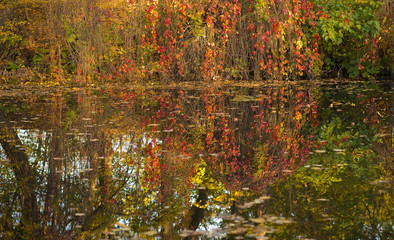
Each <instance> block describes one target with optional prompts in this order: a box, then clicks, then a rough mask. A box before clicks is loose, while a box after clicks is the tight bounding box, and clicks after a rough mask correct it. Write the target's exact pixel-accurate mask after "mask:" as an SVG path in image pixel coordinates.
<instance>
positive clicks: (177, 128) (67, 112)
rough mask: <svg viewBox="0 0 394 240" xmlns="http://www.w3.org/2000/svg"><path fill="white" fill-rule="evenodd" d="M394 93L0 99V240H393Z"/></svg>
mask: <svg viewBox="0 0 394 240" xmlns="http://www.w3.org/2000/svg"><path fill="white" fill-rule="evenodd" d="M392 102H393V99H392V89H391V86H390V85H388V84H385V83H362V82H359V83H354V82H353V83H348V82H337V81H331V82H324V83H318V84H317V83H314V84H311V83H306V84H289V85H280V84H278V85H269V86H268V85H251V84H250V85H247V84H244V85H240V86H235V85H223V86H217V85H205V86H200V85H199V86H194V85H188V84H184V85H182V86H173V87H167V88H159V87H152V88H134V89H133V88H130V87H128V88H127V87H124V88H121V87H113V86H106V87H94V86H92V87H89V88H74V89H66V88H61V87H58V88H52V89H45V90H43V89H39V88H37V89H29V91H22V90H18V91H15V90H13V91H11V90H10V91H5V90H3V91H2V95H0V109H1V110H0V143H1V148H0V171H1V175H0V208H1V210H0V238H4V239H161V238H164V239H181V238H189V239H390V237H392V236H393V234H394V225H393V219H394V209H393V206H394V202H393V169H394V168H393V165H394V164H393V158H392V152H393V150H392V146H393V145H392V144H393V143H392V139H393V137H392V136H393V135H392V132H393V128H392V122H393V121H392V120H393V119H392V116H393V109H392Z"/></svg>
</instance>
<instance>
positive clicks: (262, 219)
mask: <svg viewBox="0 0 394 240" xmlns="http://www.w3.org/2000/svg"><path fill="white" fill-rule="evenodd" d="M250 221H252V222H254V223H259V224H260V223H264V222H266V219H265V218H251V219H250Z"/></svg>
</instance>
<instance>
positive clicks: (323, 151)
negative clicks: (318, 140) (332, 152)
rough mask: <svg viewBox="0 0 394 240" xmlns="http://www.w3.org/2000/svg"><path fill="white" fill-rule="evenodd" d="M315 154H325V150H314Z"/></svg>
mask: <svg viewBox="0 0 394 240" xmlns="http://www.w3.org/2000/svg"><path fill="white" fill-rule="evenodd" d="M315 152H316V153H325V152H327V151H326V150H315Z"/></svg>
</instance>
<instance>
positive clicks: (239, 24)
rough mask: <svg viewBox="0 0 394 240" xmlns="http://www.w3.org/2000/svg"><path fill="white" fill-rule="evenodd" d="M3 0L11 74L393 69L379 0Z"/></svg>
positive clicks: (1, 59) (6, 67)
mask: <svg viewBox="0 0 394 240" xmlns="http://www.w3.org/2000/svg"><path fill="white" fill-rule="evenodd" d="M1 2H2V6H1V7H0V13H1V14H0V15H1V17H0V25H1V30H0V43H1V47H0V66H1V73H2V75H3V80H6V79H8V78H9V76H18V77H19V79H23V78H29V77H30V78H32V76H38V77H39V78H40V79H47V78H49V79H57V80H58V81H67V80H73V82H74V81H76V82H79V83H85V82H94V81H120V80H121V81H127V82H146V81H154V82H166V81H195V80H204V81H216V80H239V79H242V80H294V79H300V78H302V79H312V78H315V77H318V76H323V77H330V76H338V75H339V76H348V77H359V76H362V77H371V76H374V75H377V74H388V73H389V71H391V68H392V63H391V62H392V47H391V46H392V44H391V43H392V42H391V39H392V29H391V25H392V21H393V19H392V16H390V15H389V14H388V13H389V12H390V11H391V10H392V6H391V5H390V3H389V2H383V1H379V0H367V1H350V0H336V1H322V0H202V1H196V0H188V1H186V0H171V1H170V0H136V1H132V0H127V1H124V0H81V1H77V2H75V1H66V0H48V1H45V0H33V1H25V0H18V1H10V0H3V1H1Z"/></svg>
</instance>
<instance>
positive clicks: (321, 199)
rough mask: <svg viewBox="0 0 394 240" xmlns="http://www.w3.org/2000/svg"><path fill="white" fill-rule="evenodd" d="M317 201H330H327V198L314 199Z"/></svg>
mask: <svg viewBox="0 0 394 240" xmlns="http://www.w3.org/2000/svg"><path fill="white" fill-rule="evenodd" d="M316 200H317V201H320V202H328V201H330V200H328V199H327V198H318V199H316Z"/></svg>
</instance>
